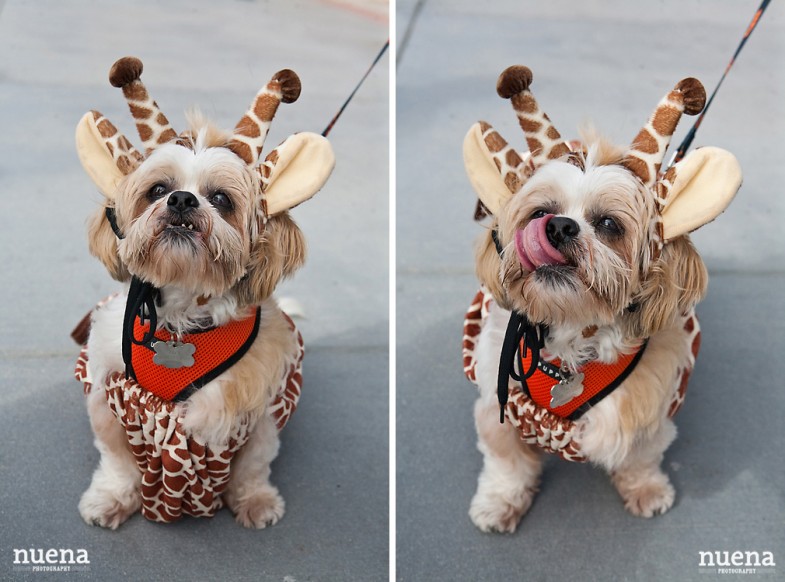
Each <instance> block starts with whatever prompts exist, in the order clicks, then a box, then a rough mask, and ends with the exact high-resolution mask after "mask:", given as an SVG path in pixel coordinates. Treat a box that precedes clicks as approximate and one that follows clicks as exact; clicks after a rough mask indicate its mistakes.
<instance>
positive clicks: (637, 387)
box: [618, 328, 684, 442]
mask: <svg viewBox="0 0 785 582" xmlns="http://www.w3.org/2000/svg"><path fill="white" fill-rule="evenodd" d="M681 335H682V334H680V333H679V330H677V329H673V328H671V329H666V330H660V331H659V333H656V334H654V335H652V337H651V338H650V339H649V344H648V345H647V346H646V353H645V355H646V357H645V358H643V359H642V360H641V362H640V364H639V365H638V366H637V367H636V369H635V373H634V374H632V375H631V376H630V378H629V379H628V380H627V382H625V389H624V391H623V392H622V393H621V394H620V395H621V397H620V399H619V410H618V414H619V430H620V431H621V432H622V433H624V437H623V438H624V439H625V440H628V441H629V442H634V441H635V439H636V438H641V437H642V438H643V439H649V438H651V437H652V435H653V434H654V433H655V432H656V431H657V430H658V429H659V428H660V425H661V423H662V422H663V421H665V420H666V419H667V412H668V411H667V406H668V404H669V403H670V401H671V398H672V397H673V394H672V391H673V386H672V379H673V378H675V377H677V369H678V368H679V366H683V365H684V362H683V361H682V358H683V355H684V353H683V352H684V350H683V347H682V344H681V341H680V337H681Z"/></svg>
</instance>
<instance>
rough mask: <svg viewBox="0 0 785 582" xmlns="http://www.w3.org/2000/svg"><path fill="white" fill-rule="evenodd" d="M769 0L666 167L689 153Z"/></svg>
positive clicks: (765, 2)
mask: <svg viewBox="0 0 785 582" xmlns="http://www.w3.org/2000/svg"><path fill="white" fill-rule="evenodd" d="M769 2H771V0H763V2H761V5H760V6H759V7H758V9H757V10H756V11H755V15H754V16H753V17H752V21H751V22H750V24H749V26H747V30H746V31H745V32H744V37H743V38H742V39H741V42H740V43H739V47H738V48H737V49H736V52H735V53H733V56H732V57H731V60H730V62H729V63H728V66H727V67H725V72H724V73H723V74H722V77H721V78H720V81H719V83H717V86H716V87H715V88H714V92H712V94H711V97H709V100H708V101H707V102H706V107H704V108H703V111H702V112H701V114H700V115H699V116H698V119H696V120H695V123H694V124H693V126H692V128H690V131H689V132H687V135H686V136H685V137H684V140H683V141H682V142H681V144H679V148H678V149H677V150H676V151H675V152H674V154H673V157H672V158H671V161H670V163H668V165H667V166H666V167H665V169H667V168H669V167H671V166H672V165H673V164H675V163H677V162H679V161H680V160H681V159H682V158H683V157H684V154H686V153H687V150H688V149H689V148H690V145H691V144H692V140H693V139H694V138H695V133H696V132H697V131H698V128H699V127H700V125H701V123H702V122H703V117H704V116H705V115H706V112H707V111H708V110H709V106H710V105H711V102H712V101H714V96H715V95H716V94H717V91H718V90H719V88H720V85H722V82H723V81H724V80H725V76H726V75H727V74H728V71H730V68H731V67H732V66H733V63H735V62H736V57H738V56H739V53H740V52H741V49H742V48H744V45H745V44H746V43H747V39H748V38H749V37H750V35H751V34H752V31H753V30H755V27H756V26H757V25H758V21H759V20H760V17H761V16H762V15H763V12H764V11H765V10H766V7H767V6H768V5H769ZM665 169H663V171H665Z"/></svg>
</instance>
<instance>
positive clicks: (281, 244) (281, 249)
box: [237, 212, 306, 304]
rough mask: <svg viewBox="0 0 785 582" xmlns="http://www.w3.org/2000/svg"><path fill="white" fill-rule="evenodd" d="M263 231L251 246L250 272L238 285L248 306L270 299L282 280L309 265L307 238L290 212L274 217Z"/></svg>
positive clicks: (241, 297)
mask: <svg viewBox="0 0 785 582" xmlns="http://www.w3.org/2000/svg"><path fill="white" fill-rule="evenodd" d="M259 230H260V232H259V237H258V238H257V240H256V242H255V243H253V246H252V247H251V255H250V259H249V261H248V270H247V272H246V274H245V276H244V277H243V278H242V279H241V280H240V282H239V283H238V284H237V295H238V297H239V299H240V301H241V302H242V303H246V304H256V303H260V302H262V301H264V300H265V299H267V298H268V297H269V296H270V295H272V293H273V291H274V290H275V287H276V285H277V284H278V282H279V281H280V280H281V279H283V278H285V277H288V276H289V275H291V274H293V273H294V272H295V271H296V270H297V269H299V268H300V267H301V266H302V265H303V263H304V262H305V252H306V245H305V237H303V233H302V232H301V231H300V228H299V227H298V226H297V224H296V223H295V222H294V220H292V218H291V217H290V216H289V214H288V213H285V212H284V213H281V214H277V215H276V216H273V217H271V218H270V219H269V220H268V221H267V224H266V225H264V226H262V225H260V226H259Z"/></svg>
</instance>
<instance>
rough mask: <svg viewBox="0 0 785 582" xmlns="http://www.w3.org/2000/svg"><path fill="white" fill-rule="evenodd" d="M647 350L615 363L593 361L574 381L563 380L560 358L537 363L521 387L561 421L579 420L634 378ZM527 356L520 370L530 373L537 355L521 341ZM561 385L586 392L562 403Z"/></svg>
mask: <svg viewBox="0 0 785 582" xmlns="http://www.w3.org/2000/svg"><path fill="white" fill-rule="evenodd" d="M645 349H646V344H645V343H644V344H642V345H641V346H640V347H639V348H638V349H637V350H636V351H635V352H633V353H631V354H625V355H622V356H620V357H619V359H618V360H616V361H615V362H613V363H612V364H603V363H601V362H597V361H593V362H589V363H588V364H586V365H585V366H583V367H582V368H581V369H580V372H579V374H577V375H576V376H574V377H573V379H572V381H570V380H569V379H566V378H565V379H563V375H564V374H563V373H562V372H561V371H560V367H561V362H560V361H559V359H558V358H556V359H555V360H553V361H551V362H545V361H542V360H540V361H538V362H537V363H536V367H535V370H534V371H533V373H532V375H531V376H529V377H527V378H525V380H524V381H522V382H521V387H522V389H523V390H524V391H525V393H526V394H527V395H528V396H529V397H530V398H531V399H532V400H534V401H535V402H536V403H537V404H539V405H540V406H542V407H543V408H545V409H546V410H548V411H549V412H552V413H553V414H555V415H556V416H559V417H561V418H567V419H569V420H576V419H578V418H580V417H581V416H583V414H585V413H586V412H587V411H588V410H589V409H590V408H591V407H592V406H594V405H595V404H597V403H598V402H599V401H600V400H602V399H603V398H605V397H606V396H608V395H609V394H610V393H611V392H613V390H614V389H616V388H617V387H618V386H619V385H620V384H621V383H622V382H623V381H624V380H625V379H626V378H627V376H629V375H630V373H631V372H632V371H633V370H634V369H635V366H636V365H637V363H638V361H639V360H640V358H641V356H642V355H643V352H644V350H645ZM524 353H526V355H525V356H522V355H521V356H520V365H521V367H520V369H521V370H529V369H531V367H532V355H533V354H532V351H531V350H528V352H525V351H524V345H523V340H521V343H520V347H519V351H518V354H524ZM576 380H577V382H576ZM560 383H561V386H567V387H569V386H570V385H572V386H575V387H576V392H577V390H582V391H581V392H580V393H579V394H576V395H575V396H574V397H572V398H571V399H570V400H569V401H568V402H566V403H564V404H559V400H557V395H555V394H554V391H557V392H558V388H557V386H559V385H560ZM578 383H579V384H578ZM568 396H569V394H568Z"/></svg>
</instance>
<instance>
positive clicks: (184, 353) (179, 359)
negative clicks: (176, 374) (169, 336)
mask: <svg viewBox="0 0 785 582" xmlns="http://www.w3.org/2000/svg"><path fill="white" fill-rule="evenodd" d="M153 350H154V351H155V355H154V356H153V363H154V364H158V365H159V366H164V367H165V368H172V369H176V368H190V367H191V366H193V365H194V352H195V351H196V346H195V345H193V344H186V343H182V342H177V341H174V340H169V341H168V342H164V341H158V342H155V343H154V344H153Z"/></svg>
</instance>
